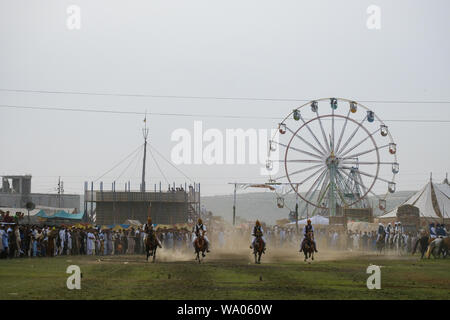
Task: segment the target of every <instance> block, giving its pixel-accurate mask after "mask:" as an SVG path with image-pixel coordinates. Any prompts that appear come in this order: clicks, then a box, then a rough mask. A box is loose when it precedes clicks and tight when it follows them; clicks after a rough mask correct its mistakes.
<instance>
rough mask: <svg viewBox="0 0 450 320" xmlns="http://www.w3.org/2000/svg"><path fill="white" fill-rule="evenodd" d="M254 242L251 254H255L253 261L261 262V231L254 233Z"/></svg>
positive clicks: (262, 244) (262, 251)
mask: <svg viewBox="0 0 450 320" xmlns="http://www.w3.org/2000/svg"><path fill="white" fill-rule="evenodd" d="M255 237H256V239H255V244H254V245H253V254H254V255H255V263H257V264H260V263H261V255H262V254H263V253H264V242H263V240H262V235H261V231H258V232H257V234H256V235H255Z"/></svg>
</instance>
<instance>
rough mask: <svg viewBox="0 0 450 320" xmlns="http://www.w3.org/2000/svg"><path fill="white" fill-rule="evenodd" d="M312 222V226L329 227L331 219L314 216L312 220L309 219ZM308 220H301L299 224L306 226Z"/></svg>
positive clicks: (292, 223)
mask: <svg viewBox="0 0 450 320" xmlns="http://www.w3.org/2000/svg"><path fill="white" fill-rule="evenodd" d="M309 219H310V220H311V224H312V225H326V226H327V225H328V224H329V219H328V218H326V217H322V216H319V215H317V216H312V217H311V218H309ZM307 220H308V219H303V220H299V221H298V224H306V223H307ZM288 225H295V221H294V222H291V223H288Z"/></svg>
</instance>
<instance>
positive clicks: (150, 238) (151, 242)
mask: <svg viewBox="0 0 450 320" xmlns="http://www.w3.org/2000/svg"><path fill="white" fill-rule="evenodd" d="M156 249H158V241H157V239H156V235H155V233H154V232H152V233H150V234H148V235H147V237H146V238H145V252H146V253H147V261H148V257H149V256H153V261H152V262H155V259H156Z"/></svg>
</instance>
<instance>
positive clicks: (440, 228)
mask: <svg viewBox="0 0 450 320" xmlns="http://www.w3.org/2000/svg"><path fill="white" fill-rule="evenodd" d="M436 235H437V236H438V237H446V236H447V231H446V230H445V226H444V224H437V226H436Z"/></svg>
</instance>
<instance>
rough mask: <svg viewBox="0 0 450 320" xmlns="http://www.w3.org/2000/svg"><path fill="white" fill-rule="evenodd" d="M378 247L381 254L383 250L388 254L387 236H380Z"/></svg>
mask: <svg viewBox="0 0 450 320" xmlns="http://www.w3.org/2000/svg"><path fill="white" fill-rule="evenodd" d="M376 246H377V251H379V252H380V254H381V251H382V250H383V249H384V250H385V252H386V234H383V235H381V236H380V238H379V239H378V240H377V243H376Z"/></svg>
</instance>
